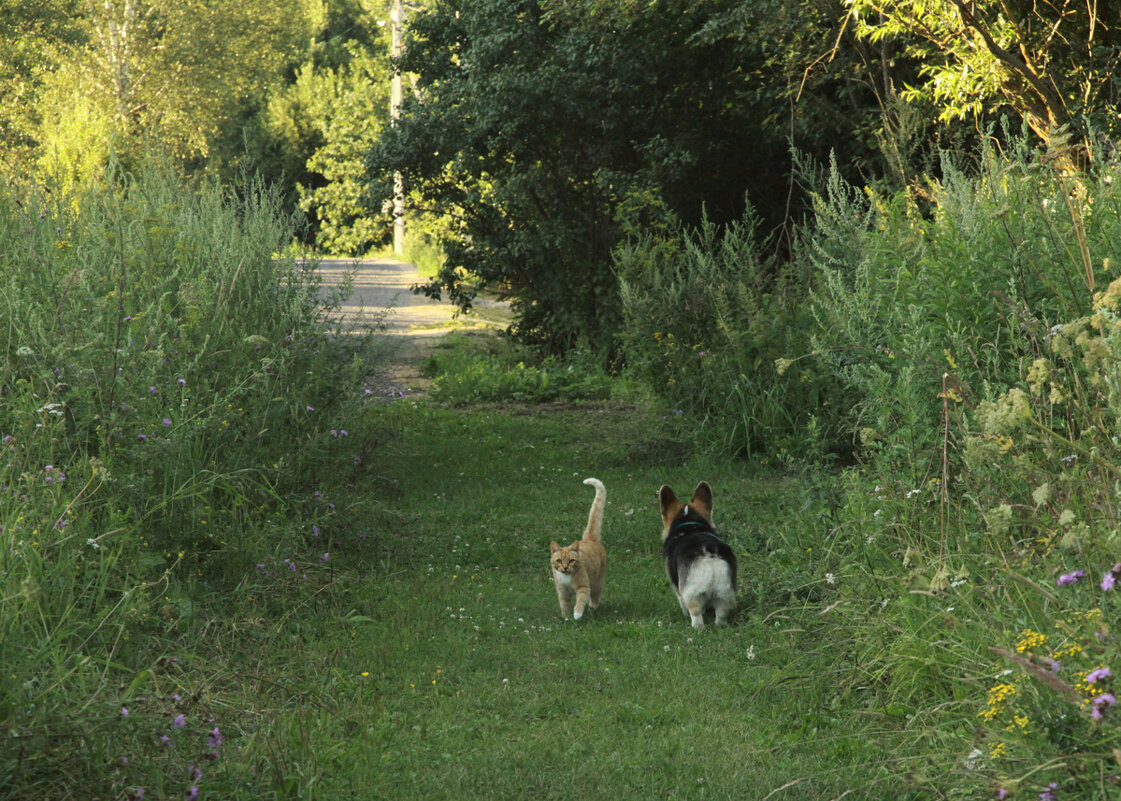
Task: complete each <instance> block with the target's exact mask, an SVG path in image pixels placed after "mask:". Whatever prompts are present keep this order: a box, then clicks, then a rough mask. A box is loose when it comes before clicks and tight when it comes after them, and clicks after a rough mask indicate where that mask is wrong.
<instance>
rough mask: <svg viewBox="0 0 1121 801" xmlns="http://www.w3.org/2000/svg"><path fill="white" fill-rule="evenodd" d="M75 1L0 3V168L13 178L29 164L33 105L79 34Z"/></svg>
mask: <svg viewBox="0 0 1121 801" xmlns="http://www.w3.org/2000/svg"><path fill="white" fill-rule="evenodd" d="M78 7H79V0H65V1H63V0H60V1H59V2H51V3H29V2H26V0H2V2H0V166H2V168H3V171H4V172H7V173H10V174H18V173H20V172H25V171H27V169H28V167H29V164H30V162H31V161H32V158H33V152H34V147H35V143H36V139H37V137H36V132H37V130H38V128H39V124H40V120H39V118H38V112H37V109H36V100H37V97H38V94H39V92H41V91H42V86H43V82H44V79H49V75H50V72H51V71H52V70H53V69H54V68H55V67H56V65H57V63H58V59H59V57H60V54H61V53H62V52H65V51H66V50H67V48H69V47H70V46H72V45H74V44H75V43H77V42H80V41H82V39H83V34H82V31H81V29H80V26H79V25H78V24H77V22H76V20H75V17H76V15H77V9H78Z"/></svg>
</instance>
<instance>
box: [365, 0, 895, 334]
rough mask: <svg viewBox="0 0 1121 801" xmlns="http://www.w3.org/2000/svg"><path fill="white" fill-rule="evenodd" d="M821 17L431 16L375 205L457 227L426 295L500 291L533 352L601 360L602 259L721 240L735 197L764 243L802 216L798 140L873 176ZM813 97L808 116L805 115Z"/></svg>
mask: <svg viewBox="0 0 1121 801" xmlns="http://www.w3.org/2000/svg"><path fill="white" fill-rule="evenodd" d="M830 11H831V9H829V8H828V7H824V8H822V9H791V8H789V4H773V3H767V2H757V3H743V2H727V1H725V2H711V3H696V2H692V1H691V0H676V1H675V2H660V3H656V4H636V3H622V4H620V3H605V2H598V0H564V1H563V2H542V1H541V0H486V2H470V3H466V2H459V1H458V0H449V1H443V0H442V1H441V2H436V3H433V4H432V6H431V7H430V8H429V9H428V10H427V11H426V12H425V13H423V14H422V15H420V16H418V17H417V18H416V19H414V21H413V23H412V25H411V38H410V40H409V43H408V47H407V50H406V55H405V57H404V58H403V59H402V61H401V63H400V65H399V69H401V70H403V71H405V72H407V73H411V74H414V75H415V76H416V90H417V91H416V93H415V95H414V96H413V97H412V98H410V99H409V102H407V103H406V106H405V108H404V111H403V114H402V118H401V120H400V122H399V123H398V124H397V126H396V127H394V128H392V129H390V130H388V131H386V132H385V134H384V135H383V136H382V137H381V138H380V139H379V140H378V142H377V144H376V145H375V147H374V148H373V149H372V151H371V153H370V157H369V168H370V172H371V176H372V178H373V179H374V187H373V195H374V199H375V201H377V200H381V201H385V200H387V199H388V198H389V197H390V196H391V194H392V192H393V179H394V175H395V173H400V174H402V175H403V177H404V180H405V184H406V188H407V189H410V190H414V191H415V192H416V193H417V194H418V196H419V197H420V199H421V203H422V204H423V206H424V208H426V209H429V210H432V211H435V212H438V213H440V214H447V215H450V219H451V222H450V224H449V226H448V229H447V237H446V242H445V244H446V253H447V261H446V263H445V265H444V269H443V271H442V272H441V273H440V275H439V276H438V277H437V279H436V280H435V281H434V282H433V283H432V284H431V285H430V286H429V287H428V291H429V292H432V293H438V292H441V291H447V292H448V293H449V295H450V297H451V298H452V299H453V300H455V301H456V302H458V303H460V304H462V305H465V306H466V305H468V304H469V303H470V302H471V299H472V297H473V296H474V293H475V292H476V291H478V289H479V288H480V287H489V288H492V289H498V290H500V291H503V292H505V293H507V294H509V295H510V296H511V297H512V299H513V301H514V306H515V309H516V312H517V315H518V322H517V325H516V326H515V331H516V332H517V333H518V334H519V335H521V336H522V337H523V338H525V339H526V340H528V341H532V342H537V343H540V344H543V345H545V346H547V347H549V348H552V349H556V348H563V347H567V346H571V345H572V344H573V343H575V342H577V341H581V340H584V341H587V342H588V343H589V344H591V345H592V346H594V347H596V348H599V349H609V348H610V347H611V343H612V338H613V336H614V334H615V333H616V331H617V330H618V323H619V319H620V318H619V306H618V293H617V289H616V279H615V276H614V274H613V273H612V270H611V254H612V251H613V250H614V249H615V248H616V247H617V246H618V244H619V243H620V242H621V241H622V240H623V239H624V238H625V237H626V236H627V235H628V234H629V233H634V232H636V231H638V230H641V229H646V228H650V227H651V226H654V227H657V226H659V225H664V224H666V222H667V221H669V220H680V221H682V222H684V223H685V224H687V225H694V224H696V223H698V222H699V221H700V220H701V217H702V214H703V215H706V216H707V218H708V219H709V220H711V221H713V222H716V223H717V224H722V223H725V222H727V221H730V220H732V219H736V218H738V217H739V215H740V214H741V213H742V211H743V208H744V196H745V193H746V194H748V195H750V197H751V198H752V201H753V204H754V205H755V207H756V208H757V209H758V211H759V213H760V214H761V216H762V218H763V220H764V221H765V226H766V228H767V229H777V228H779V227H781V226H782V225H783V224H784V223H785V222H787V221H788V219H789V216H790V214H791V213H792V211H795V210H796V207H798V206H799V205H800V202H799V201H800V196H799V195H798V193H797V192H796V191H794V189H793V187H792V185H791V170H790V165H789V156H788V153H789V147H790V145H791V141H790V140H791V138H794V140H795V144H797V145H799V146H801V147H805V148H808V149H810V150H813V151H817V152H819V153H821V152H825V151H826V150H827V149H828V148H830V147H833V148H836V147H839V148H841V149H842V150H843V151H844V152H845V153H846V155H848V156H851V157H853V159H854V160H857V159H859V160H860V161H861V163H862V164H864V165H868V164H870V163H871V159H870V156H869V149H868V147H867V145H868V144H869V140H870V139H871V137H872V132H871V129H870V126H869V124H868V122H869V121H868V117H867V114H868V112H869V110H870V109H873V108H875V105H874V104H875V97H876V93H875V92H874V91H872V89H873V88H874V87H872V86H871V85H870V84H869V82H868V81H867V80H864V78H866V77H867V74H868V73H867V72H866V71H862V69H861V67H860V66H859V62H858V61H857V60H856V55H855V53H840V51H836V52H833V53H830V51H829V47H828V45H826V44H823V42H824V41H825V39H827V38H829V37H830V36H831V35H832V34H833V28H834V26H835V25H836V23H837V22H838V20H839V17H838V16H837V15H836V13H830ZM832 11H834V12H835V11H836V10H835V9H832ZM839 54H840V55H839ZM838 55H839V57H838V58H837V59H836V60H835V62H830V64H829V67H828V68H826V67H824V66H822V65H823V64H824V63H825V62H826V60H827V58H829V57H830V56H838ZM815 60H816V61H815ZM810 87H813V88H816V89H818V90H820V94H819V95H818V101H817V102H816V103H807V104H805V106H804V107H803V106H800V105H799V103H800V102H801V98H802V96H803V95H806V96H808V94H809V93H808V92H807V89H808V88H810ZM803 109H804V110H803Z"/></svg>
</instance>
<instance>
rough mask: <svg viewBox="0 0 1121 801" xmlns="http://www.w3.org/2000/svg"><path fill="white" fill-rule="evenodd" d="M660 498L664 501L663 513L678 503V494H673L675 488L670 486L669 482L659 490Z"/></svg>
mask: <svg viewBox="0 0 1121 801" xmlns="http://www.w3.org/2000/svg"><path fill="white" fill-rule="evenodd" d="M658 499H659V500H660V501H661V502H662V514H663V515H664V514H665V513H666V510H667V509H669V508H670V507H671V506H673V505H675V504H676V503H677V496H676V495H674V494H673V490H671V489H670V488H669V485H668V484H666V485H663V486H662V488H661V489H660V490H658Z"/></svg>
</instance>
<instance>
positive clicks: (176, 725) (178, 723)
mask: <svg viewBox="0 0 1121 801" xmlns="http://www.w3.org/2000/svg"><path fill="white" fill-rule="evenodd" d="M186 725H187V720H186V718H184V717H183V714H182V713H180V714H178V715H176V716H175V720H173V721H171V728H173V729H181V728H183V727H184V726H186Z"/></svg>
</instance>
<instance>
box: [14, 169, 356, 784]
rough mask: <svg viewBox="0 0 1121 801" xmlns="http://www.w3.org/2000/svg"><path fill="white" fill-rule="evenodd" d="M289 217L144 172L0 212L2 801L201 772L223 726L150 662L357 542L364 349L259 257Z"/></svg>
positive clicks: (264, 198) (286, 237)
mask: <svg viewBox="0 0 1121 801" xmlns="http://www.w3.org/2000/svg"><path fill="white" fill-rule="evenodd" d="M292 221H293V219H292V217H291V215H290V214H289V213H286V212H283V211H282V210H281V209H280V208H279V205H278V202H277V199H276V197H275V195H273V194H272V193H269V192H267V191H264V190H262V189H256V190H254V191H250V192H248V193H245V194H244V196H243V197H241V198H240V199H238V200H231V199H229V198H227V197H226V196H225V195H224V193H223V192H222V191H221V190H220V189H219V188H217V187H216V186H204V187H202V188H200V189H198V190H197V191H195V190H188V189H187V188H186V187H184V186H182V185H181V184H180V183H179V182H178V181H177V180H176V179H174V178H173V177H171V176H170V175H169V174H168V172H167V171H166V170H165V169H162V168H161V167H159V166H157V165H153V164H149V165H147V166H146V167H145V169H144V171H143V172H142V173H140V174H139V175H138V176H136V177H131V176H128V175H124V174H119V173H117V174H110V175H108V176H107V177H106V180H105V181H104V182H103V183H101V184H98V185H93V186H91V187H89V188H88V189H86V190H85V191H83V192H81V193H68V192H65V191H62V190H58V191H55V192H49V193H48V192H37V191H34V190H28V191H26V192H23V193H21V194H19V195H18V196H15V195H12V194H8V195H5V196H4V197H3V198H2V199H0V261H2V263H3V275H4V279H3V289H2V292H0V320H3V326H2V332H3V333H2V336H3V339H2V340H0V360H2V368H0V438H2V440H0V442H2V444H0V532H2V546H0V580H2V584H0V585H2V586H3V592H2V593H0V632H2V635H3V636H2V637H0V662H3V664H4V665H5V669H4V671H3V674H2V675H0V720H2V721H3V725H4V728H5V730H6V731H7V732H8V734H7V736H6V737H5V745H4V750H5V754H6V755H5V757H4V759H3V760H0V786H2V787H4V788H5V793H4V794H5V795H6V797H9V798H59V797H76V796H87V795H98V794H101V793H106V794H108V795H111V796H112V797H133V796H130V795H128V794H129V793H130V792H133V791H130V790H129V789H128V788H130V787H133V786H144V787H147V788H149V789H150V790H157V788H158V792H159V793H160V794H161V795H163V794H165V793H166V794H169V795H170V794H179V793H182V792H185V791H186V789H187V787H188V786H190V785H191V784H197V782H191V780H190V779H189V775H190V771H189V770H188V768H187V764H188V762H190V763H194V765H195V766H196V768H198V767H200V766H201V765H202V764H204V760H213V761H215V764H214V765H213V766H208V768H209V769H208V770H207V772H208V773H212V772H214V771H217V772H218V773H219V774H222V773H223V769H222V760H221V759H219V756H220V749H219V747H218V745H217V744H213V745H212V746H211V747H210V748H209V749H208V750H207V749H206V741H207V739H208V736H209V738H210V739H211V740H212V741H215V742H216V741H218V740H220V739H221V737H220V734H215V733H214V732H217V731H219V729H222V730H224V731H226V732H227V734H228V733H229V732H230V730H231V728H232V727H233V726H235V725H237V724H236V723H235V719H234V718H230V717H226V716H225V715H224V714H223V712H222V710H221V709H220V708H217V707H214V706H210V702H209V701H208V700H205V699H204V698H203V697H202V695H200V692H199V690H200V688H198V687H191V688H188V687H187V686H185V685H183V684H180V683H179V680H178V679H179V677H180V676H181V675H182V670H183V669H184V668H183V666H181V665H179V664H178V660H179V657H177V656H175V654H173V653H171V652H169V651H166V650H164V646H163V645H162V644H161V643H164V642H167V641H169V640H174V639H175V638H176V637H178V636H179V635H180V634H185V633H186V632H187V631H195V632H196V633H197V632H198V631H199V630H200V629H203V628H205V626H206V621H207V619H209V618H211V617H212V616H213V615H214V614H215V611H214V610H211V611H207V612H205V613H204V612H202V609H203V608H206V607H208V606H209V605H210V604H211V603H213V602H214V600H215V599H216V598H222V597H225V596H226V595H227V594H228V593H231V592H234V593H235V595H236V597H238V598H240V599H243V600H244V599H245V598H247V597H248V598H252V597H253V596H254V595H256V594H257V593H267V590H266V588H267V587H268V586H270V585H271V584H275V583H276V582H285V583H287V584H290V585H300V584H307V585H309V586H316V585H317V584H318V583H319V582H321V581H322V580H323V577H324V574H325V573H326V572H327V571H328V570H329V565H327V564H326V562H327V560H329V559H330V556H329V554H331V553H332V552H337V551H339V550H346V549H351V548H356V547H358V546H359V545H360V541H359V539H358V537H359V536H360V535H361V536H364V534H362V533H361V532H360V531H359V530H356V529H355V528H354V527H353V525H352V523H353V520H354V518H353V515H356V514H358V513H359V510H362V509H366V508H368V502H367V501H365V500H363V499H361V498H359V497H357V496H355V495H353V494H352V493H351V492H350V491H349V490H348V487H352V486H353V483H354V482H355V481H356V480H357V477H358V476H360V475H362V474H363V472H364V471H365V470H367V469H368V466H369V464H370V459H371V456H372V454H373V452H374V449H375V448H376V446H377V443H378V440H377V438H376V437H374V436H372V435H371V434H370V433H369V432H368V430H366V429H365V428H364V426H363V425H362V423H361V421H360V420H359V419H358V417H357V412H358V410H359V408H360V406H361V402H362V399H363V398H362V389H361V386H360V383H359V381H360V379H361V378H363V377H364V375H365V374H366V372H367V371H368V369H369V365H368V363H367V359H366V357H365V356H364V355H363V353H364V350H365V347H364V345H363V343H364V342H365V341H366V340H365V339H363V338H362V337H358V338H357V339H355V340H354V341H353V342H348V343H347V346H348V350H347V351H344V350H343V349H342V345H341V344H340V343H339V342H337V341H334V340H332V339H331V338H329V337H328V335H327V333H328V332H327V330H326V329H325V325H324V314H325V308H324V301H322V300H320V298H319V294H318V280H317V277H316V273H315V270H314V265H313V264H312V263H303V262H297V261H295V260H293V259H292V258H283V259H277V258H276V257H275V254H276V253H277V252H278V251H280V250H282V249H284V248H285V247H286V246H287V245H288V244H289V242H290V241H291V237H292ZM343 510H346V511H347V514H342V512H343ZM235 588H236V591H235ZM295 591H297V592H298V590H295ZM126 718H127V719H126ZM178 720H189V721H190V725H189V726H188V727H187V730H186V731H176V729H180V728H182V727H181V726H179V724H178V723H177V722H176V721H178ZM214 726H217V727H218V729H215V728H214ZM207 731H210V732H211V733H210V735H208V734H207ZM157 733H160V734H162V735H163V736H165V738H166V737H172V738H173V741H171V742H168V741H166V739H165V742H166V743H167V744H165V742H161V740H160V738H159V737H158V736H157ZM171 746H174V748H171V750H169V747H171ZM212 754H217V756H212ZM126 756H127V757H128V760H127V762H126V761H125V760H124V757H126ZM110 791H111V792H110Z"/></svg>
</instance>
